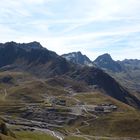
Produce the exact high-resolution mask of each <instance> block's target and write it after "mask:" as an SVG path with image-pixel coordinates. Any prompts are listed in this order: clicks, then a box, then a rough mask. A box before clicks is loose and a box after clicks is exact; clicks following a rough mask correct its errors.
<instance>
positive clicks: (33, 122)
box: [0, 42, 140, 140]
mask: <svg viewBox="0 0 140 140" xmlns="http://www.w3.org/2000/svg"><path fill="white" fill-rule="evenodd" d="M139 66H140V65H139V60H124V61H114V60H113V59H112V58H111V56H110V55H109V54H103V55H101V56H99V57H98V58H97V59H96V60H94V61H91V60H90V59H89V58H88V57H87V56H86V55H83V54H82V53H81V52H73V53H69V54H64V55H62V56H60V55H58V54H57V53H55V52H53V51H50V50H48V49H46V48H44V47H43V46H42V45H41V44H40V43H39V42H30V43H16V42H7V43H0V139H2V140H5V139H8V140H19V139H22V140H25V139H29V140H30V139H32V140H34V139H38V140H43V139H44V140H46V139H51V140H58V139H59V140H69V139H70V140H72V139H75V140H77V139H79V140H85V139H90V140H91V139H99V140H102V139H109V140H111V139H116V140H120V139H126V140H130V139H131V138H132V139H136V140H137V138H140V112H139V109H140V96H139V95H140V94H139V92H138V91H139Z"/></svg>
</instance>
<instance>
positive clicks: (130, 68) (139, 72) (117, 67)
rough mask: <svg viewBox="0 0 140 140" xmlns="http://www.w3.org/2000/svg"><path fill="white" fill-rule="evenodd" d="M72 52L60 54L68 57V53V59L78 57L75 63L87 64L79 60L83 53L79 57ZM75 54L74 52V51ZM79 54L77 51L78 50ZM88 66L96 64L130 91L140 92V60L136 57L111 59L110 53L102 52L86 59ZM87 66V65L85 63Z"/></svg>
mask: <svg viewBox="0 0 140 140" xmlns="http://www.w3.org/2000/svg"><path fill="white" fill-rule="evenodd" d="M72 54H73V53H70V54H65V55H62V57H64V58H66V59H67V58H68V56H69V55H70V56H71V57H70V58H72V59H70V58H69V59H67V60H68V61H71V62H75V61H74V60H77V59H80V58H82V59H80V60H79V61H80V63H78V61H76V63H78V64H80V65H83V64H84V65H87V64H85V63H83V62H81V61H82V60H83V59H84V58H85V57H86V58H87V56H85V55H82V54H81V53H80V54H81V55H80V57H79V58H77V57H76V58H75V57H74V55H72ZM74 54H76V52H75V53H74ZM78 54H79V52H78ZM87 60H88V63H90V64H91V65H90V66H96V67H98V68H100V69H102V70H103V71H105V72H106V73H108V74H109V75H110V76H112V77H113V78H115V79H116V80H117V81H118V82H119V83H121V84H122V85H123V86H124V87H125V88H127V89H128V90H131V92H134V93H139V92H140V60H138V59H125V60H123V61H115V60H113V59H112V57H111V56H110V54H107V53H106V54H103V55H100V56H98V57H97V58H96V59H95V60H94V61H91V60H90V59H87ZM87 66H89V65H87Z"/></svg>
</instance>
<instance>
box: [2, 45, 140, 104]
mask: <svg viewBox="0 0 140 140" xmlns="http://www.w3.org/2000/svg"><path fill="white" fill-rule="evenodd" d="M69 55H70V56H69ZM63 57H65V58H66V59H67V60H68V61H67V60H66V59H65V58H63ZM71 60H72V62H71ZM101 62H102V63H101ZM77 63H78V64H79V65H77ZM93 63H95V65H96V66H97V67H95V66H92V67H91V64H92V63H91V61H90V60H89V59H88V57H86V56H85V55H82V54H81V53H80V52H77V53H70V54H68V57H67V55H66V54H65V55H63V56H62V57H61V56H59V55H57V54H56V53H55V52H52V51H49V50H47V49H46V48H43V47H42V46H41V45H40V43H37V42H32V43H27V44H25V43H23V44H19V43H16V42H7V43H5V44H2V43H1V44H0V71H6V70H10V71H25V72H29V73H30V74H33V75H35V76H37V77H40V78H52V77H56V76H58V77H66V78H67V79H72V80H76V81H80V82H83V83H84V84H87V85H89V86H91V85H97V86H98V87H99V88H100V89H102V90H104V91H105V93H106V94H107V95H109V96H111V97H113V98H115V99H118V100H120V101H122V102H124V103H126V104H130V105H135V106H137V107H140V101H139V100H138V99H137V98H136V97H135V96H134V95H132V94H130V93H129V92H128V91H127V90H126V89H125V88H123V86H121V85H120V84H119V83H118V82H116V81H115V79H114V78H112V77H111V76H109V75H108V74H107V73H105V72H104V71H103V70H101V69H99V68H108V69H110V70H114V71H115V72H116V71H120V70H121V67H119V66H120V64H119V63H118V62H115V61H113V60H112V59H111V57H110V56H109V55H108V54H105V55H103V56H100V57H98V58H97V59H96V60H95V61H94V62H93ZM106 63H107V64H106ZM81 65H82V66H81ZM83 65H85V66H83ZM89 65H90V67H89ZM107 66H108V67H107ZM113 66H115V68H114V67H113Z"/></svg>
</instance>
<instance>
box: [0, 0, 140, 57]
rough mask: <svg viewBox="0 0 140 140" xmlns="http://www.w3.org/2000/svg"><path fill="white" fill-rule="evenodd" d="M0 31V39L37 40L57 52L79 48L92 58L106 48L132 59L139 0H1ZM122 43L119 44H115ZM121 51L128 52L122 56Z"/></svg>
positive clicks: (139, 26)
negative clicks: (113, 47) (113, 48)
mask: <svg viewBox="0 0 140 140" xmlns="http://www.w3.org/2000/svg"><path fill="white" fill-rule="evenodd" d="M0 32H1V34H0V38H1V41H2V42H5V41H10V40H14V41H18V42H30V41H34V40H36V41H40V42H41V43H42V44H43V45H44V46H45V47H47V48H49V49H51V50H54V51H56V52H57V53H59V54H63V53H67V52H70V51H79V50H81V51H82V52H83V53H85V54H88V56H89V57H90V58H92V59H94V58H95V57H96V56H97V55H99V54H100V53H104V52H105V51H108V52H110V53H112V54H113V55H114V58H116V59H118V58H120V59H122V58H125V57H131V58H134V57H138V53H137V51H138V49H137V48H138V47H139V44H140V41H139V40H138V39H137V40H135V37H137V36H139V33H140V1H139V0H123V1H122V0H71V1H66V0H1V4H0ZM130 36H133V37H132V38H130ZM130 40H131V41H130ZM122 42H125V43H123V46H122V47H119V46H118V47H117V46H116V44H118V45H121V44H122ZM126 42H127V43H126ZM136 43H137V45H136ZM112 45H114V46H115V47H116V48H115V51H114V52H113V51H112V50H111V47H112ZM110 46H111V47H110ZM133 46H136V47H133ZM98 48H99V50H98ZM117 48H118V50H117ZM130 48H133V51H132V50H131V51H129V50H130ZM101 49H102V50H101ZM124 51H126V52H128V53H127V54H126V53H125V54H124V55H122V53H121V52H124ZM115 52H116V53H115ZM130 52H132V53H131V54H130Z"/></svg>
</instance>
